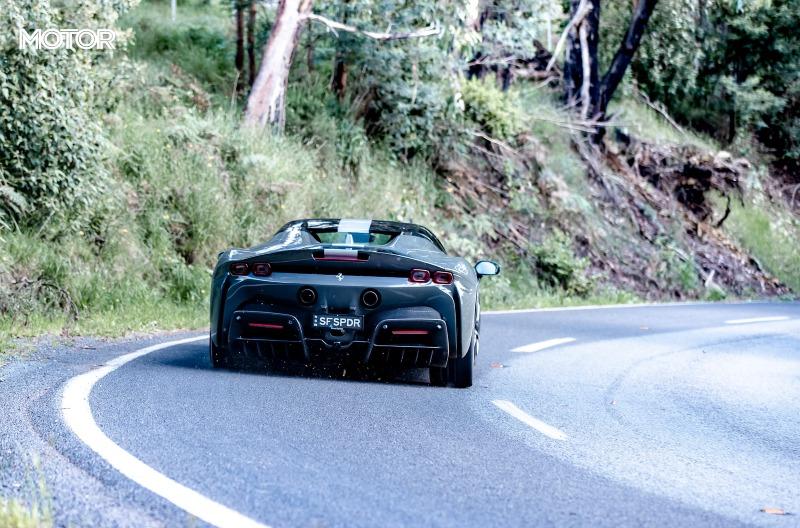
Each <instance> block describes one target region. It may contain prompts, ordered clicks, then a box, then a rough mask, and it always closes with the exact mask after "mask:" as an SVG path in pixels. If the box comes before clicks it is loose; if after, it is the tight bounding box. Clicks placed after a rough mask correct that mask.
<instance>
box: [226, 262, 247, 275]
mask: <svg viewBox="0 0 800 528" xmlns="http://www.w3.org/2000/svg"><path fill="white" fill-rule="evenodd" d="M228 269H229V270H230V272H231V275H247V274H248V273H249V272H250V266H249V265H248V264H247V262H234V263H233V264H231V266H230V268H228Z"/></svg>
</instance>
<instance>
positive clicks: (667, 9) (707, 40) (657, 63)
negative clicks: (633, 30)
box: [605, 0, 800, 167]
mask: <svg viewBox="0 0 800 528" xmlns="http://www.w3.org/2000/svg"><path fill="white" fill-rule="evenodd" d="M608 9H609V10H611V11H612V13H613V14H614V16H613V17H606V20H607V21H608V23H607V24H606V27H605V31H606V32H607V33H608V34H609V35H612V34H615V33H616V34H619V33H620V32H621V31H622V30H621V28H620V27H619V26H618V25H617V24H616V22H615V20H617V19H618V18H621V17H624V15H625V13H626V10H627V9H628V3H627V2H615V3H611V4H609V7H608ZM799 19H800V1H798V0H774V1H761V0H758V1H752V2H748V1H745V2H742V1H737V0H712V1H706V0H661V2H660V3H659V5H658V6H657V8H656V12H655V14H654V16H653V20H652V21H651V24H650V28H649V36H648V38H647V39H645V41H644V42H643V44H642V47H641V49H640V50H639V54H638V57H637V59H636V60H635V61H634V63H633V65H632V77H633V79H634V80H635V81H636V83H637V84H638V85H639V86H640V87H641V89H642V90H643V91H644V92H645V93H646V94H647V95H648V96H649V97H650V99H652V100H654V101H658V102H661V103H663V104H665V105H666V106H667V108H668V109H669V111H670V112H671V113H672V114H673V115H674V116H675V117H676V118H678V119H679V120H680V121H681V122H683V123H685V124H688V125H690V126H692V127H694V128H695V129H697V130H699V131H702V132H705V133H708V134H709V135H712V136H714V137H715V138H716V139H718V140H719V141H721V142H722V143H724V144H728V143H732V142H746V141H747V139H748V138H749V137H750V135H751V134H755V137H757V138H758V139H759V140H760V141H761V145H762V147H763V149H764V150H765V151H767V153H769V154H773V155H774V156H775V157H776V158H777V159H778V160H782V161H788V162H789V163H790V164H794V166H795V167H796V166H797V163H798V161H800V34H798V32H797V20H799Z"/></svg>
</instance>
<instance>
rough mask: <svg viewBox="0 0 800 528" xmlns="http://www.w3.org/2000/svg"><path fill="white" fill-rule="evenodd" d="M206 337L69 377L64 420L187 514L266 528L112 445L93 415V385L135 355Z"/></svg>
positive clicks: (224, 526) (225, 525)
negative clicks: (90, 399) (91, 405)
mask: <svg viewBox="0 0 800 528" xmlns="http://www.w3.org/2000/svg"><path fill="white" fill-rule="evenodd" d="M204 339H208V335H203V336H199V337H190V338H187V339H178V340H175V341H167V342H166V343H160V344H158V345H153V346H149V347H147V348H142V349H140V350H137V351H135V352H131V353H129V354H125V355H122V356H119V357H117V358H114V359H113V360H111V361H109V362H108V363H106V364H105V365H103V366H101V367H99V368H95V369H93V370H90V371H89V372H87V373H85V374H81V375H79V376H75V377H74V378H72V379H70V380H69V381H68V382H67V384H66V386H65V387H64V392H63V395H62V398H61V407H62V413H63V416H64V421H65V422H66V424H67V427H69V429H70V430H72V432H73V433H75V435H76V436H77V437H78V438H79V439H80V440H81V442H83V443H84V444H86V445H87V446H88V447H89V448H90V449H91V450H92V451H94V452H95V453H97V454H98V455H99V456H100V457H101V458H102V459H103V460H105V461H106V462H108V463H109V464H110V465H111V466H112V467H113V468H115V469H116V470H117V471H119V472H120V473H122V474H123V475H125V476H126V477H128V478H129V479H131V480H132V481H134V482H135V483H137V484H138V485H140V486H142V487H143V488H146V489H148V490H150V491H152V492H153V493H155V494H156V495H158V496H160V497H162V498H164V499H166V500H168V501H169V502H171V503H172V504H174V505H175V506H177V507H178V508H180V509H182V510H183V511H185V512H186V513H189V514H191V515H193V516H195V517H197V518H198V519H200V520H202V521H204V522H206V523H208V524H211V525H213V526H217V527H218V528H229V527H230V528H239V527H242V528H268V527H267V526H266V525H264V524H261V523H259V522H257V521H254V520H253V519H251V518H249V517H246V516H244V515H242V514H241V513H239V512H237V511H235V510H232V509H230V508H228V507H226V506H223V505H222V504H220V503H218V502H215V501H213V500H211V499H209V498H208V497H206V496H204V495H201V494H200V493H198V492H196V491H194V490H192V489H190V488H187V487H186V486H184V485H182V484H179V483H177V482H175V481H174V480H172V479H171V478H169V477H167V476H166V475H164V474H163V473H159V472H158V471H156V470H155V469H153V468H151V467H150V466H148V465H147V464H145V463H144V462H142V461H141V460H139V459H138V458H136V457H135V456H133V455H132V454H130V453H128V452H127V451H125V450H124V449H122V448H121V447H120V446H118V445H117V444H115V443H114V442H113V441H112V440H111V439H110V438H109V437H107V436H106V435H105V433H103V431H101V430H100V427H98V425H97V423H96V422H95V421H94V417H93V416H92V409H91V407H90V405H89V395H90V394H91V392H92V388H93V387H94V386H95V384H96V383H97V382H98V381H100V380H101V379H103V377H105V376H107V375H108V374H110V373H111V372H113V371H114V370H116V369H118V368H119V367H121V366H123V365H125V364H126V363H128V362H130V361H133V360H134V359H136V358H139V357H142V356H144V355H147V354H150V353H151V352H155V351H157V350H163V349H165V348H169V347H172V346H177V345H182V344H185V343H194V342H195V341H200V340H204Z"/></svg>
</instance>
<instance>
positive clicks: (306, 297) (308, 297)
mask: <svg viewBox="0 0 800 528" xmlns="http://www.w3.org/2000/svg"><path fill="white" fill-rule="evenodd" d="M297 297H298V298H299V299H300V302H301V303H303V304H314V303H315V302H316V300H317V292H316V291H314V288H311V287H309V286H303V287H302V288H300V291H298V292H297Z"/></svg>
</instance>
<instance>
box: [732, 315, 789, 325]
mask: <svg viewBox="0 0 800 528" xmlns="http://www.w3.org/2000/svg"><path fill="white" fill-rule="evenodd" d="M787 319H789V317H786V316H775V317H753V318H751V319H731V320H730V321H725V324H729V325H736V324H748V323H769V322H770V321H786V320H787Z"/></svg>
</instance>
